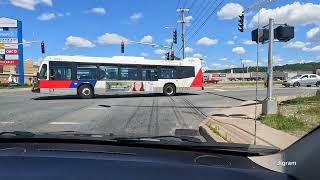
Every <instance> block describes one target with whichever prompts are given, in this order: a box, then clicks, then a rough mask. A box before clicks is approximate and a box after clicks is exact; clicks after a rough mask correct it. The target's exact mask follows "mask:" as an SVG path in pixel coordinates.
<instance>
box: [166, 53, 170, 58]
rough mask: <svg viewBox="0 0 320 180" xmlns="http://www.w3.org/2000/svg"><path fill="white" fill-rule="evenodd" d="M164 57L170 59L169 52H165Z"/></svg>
mask: <svg viewBox="0 0 320 180" xmlns="http://www.w3.org/2000/svg"><path fill="white" fill-rule="evenodd" d="M166 59H167V60H170V53H169V52H167V53H166Z"/></svg>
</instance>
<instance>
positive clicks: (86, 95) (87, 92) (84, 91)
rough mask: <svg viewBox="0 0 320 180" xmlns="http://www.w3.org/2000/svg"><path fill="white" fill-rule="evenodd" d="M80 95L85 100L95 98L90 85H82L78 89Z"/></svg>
mask: <svg viewBox="0 0 320 180" xmlns="http://www.w3.org/2000/svg"><path fill="white" fill-rule="evenodd" d="M78 95H79V96H80V97H81V98H83V99H90V98H93V96H94V94H93V89H92V87H91V86H90V85H88V84H84V85H81V86H80V87H79V89H78Z"/></svg>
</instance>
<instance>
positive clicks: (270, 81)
mask: <svg viewBox="0 0 320 180" xmlns="http://www.w3.org/2000/svg"><path fill="white" fill-rule="evenodd" d="M273 25H274V20H273V19H271V18H270V19H269V50H268V89H267V99H269V100H272V85H273V65H272V61H273V52H272V51H273V40H274V30H273Z"/></svg>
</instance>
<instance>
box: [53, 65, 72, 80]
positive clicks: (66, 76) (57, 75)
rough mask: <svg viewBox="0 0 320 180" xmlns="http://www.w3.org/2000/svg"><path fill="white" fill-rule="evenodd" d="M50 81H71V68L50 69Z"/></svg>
mask: <svg viewBox="0 0 320 180" xmlns="http://www.w3.org/2000/svg"><path fill="white" fill-rule="evenodd" d="M50 79H55V80H71V68H69V67H56V68H51V69H50Z"/></svg>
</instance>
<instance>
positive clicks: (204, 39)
mask: <svg viewBox="0 0 320 180" xmlns="http://www.w3.org/2000/svg"><path fill="white" fill-rule="evenodd" d="M260 1H263V0H260ZM265 1H266V2H267V3H261V4H259V6H256V7H255V6H253V4H254V3H253V2H256V1H254V0H224V1H223V0H161V1H155V0H117V1H112V0H68V1H66V0H0V17H9V18H13V19H18V20H20V21H22V23H23V39H24V42H30V41H41V40H43V41H45V45H46V54H45V56H49V55H86V56H106V57H111V56H120V55H125V56H144V57H145V58H148V59H162V58H164V53H165V52H166V51H167V50H166V49H165V48H163V47H162V46H168V45H169V43H170V41H171V38H172V31H173V29H174V28H177V31H178V44H177V45H174V50H175V54H176V55H177V56H180V57H181V53H182V52H181V50H180V49H181V24H180V23H177V20H178V19H180V18H181V17H180V14H178V13H177V12H176V8H190V11H189V12H186V13H185V17H186V20H187V21H188V23H186V56H187V57H199V58H202V59H203V62H204V66H205V68H206V69H225V68H231V67H239V66H241V63H244V64H245V66H254V65H255V64H256V60H257V45H256V44H255V43H253V42H252V41H251V31H252V30H253V29H256V28H257V27H258V19H259V26H264V25H266V24H267V23H268V19H269V18H270V17H272V18H274V19H275V23H277V24H283V23H287V24H288V25H292V26H294V27H295V37H294V39H292V40H291V41H289V42H286V43H285V42H276V43H274V64H275V65H283V64H292V63H303V62H312V61H317V62H318V61H320V43H319V42H320V4H319V1H318V0H304V1H291V0H281V1H280V0H273V1H272V2H269V0H265ZM243 10H245V31H244V32H239V31H238V15H240V14H241V12H242V11H243ZM258 17H260V18H258ZM165 27H169V28H165ZM122 40H124V41H125V42H126V44H125V53H124V54H121V51H120V42H121V41H122ZM130 42H131V43H130ZM132 42H142V43H154V44H157V45H160V46H159V47H152V46H150V45H142V44H137V43H132ZM267 55H268V45H267V44H262V45H260V46H259V65H266V64H267ZM41 57H42V55H41V50H40V44H39V43H32V44H26V45H25V46H24V59H27V58H30V59H33V60H34V61H35V62H37V61H38V60H39V59H40V58H41Z"/></svg>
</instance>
